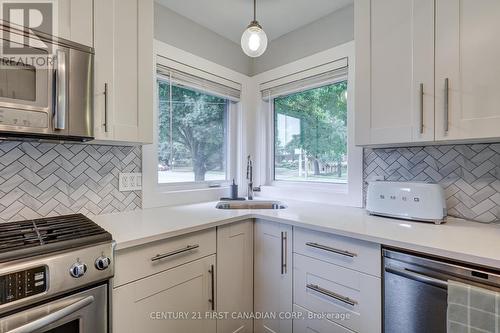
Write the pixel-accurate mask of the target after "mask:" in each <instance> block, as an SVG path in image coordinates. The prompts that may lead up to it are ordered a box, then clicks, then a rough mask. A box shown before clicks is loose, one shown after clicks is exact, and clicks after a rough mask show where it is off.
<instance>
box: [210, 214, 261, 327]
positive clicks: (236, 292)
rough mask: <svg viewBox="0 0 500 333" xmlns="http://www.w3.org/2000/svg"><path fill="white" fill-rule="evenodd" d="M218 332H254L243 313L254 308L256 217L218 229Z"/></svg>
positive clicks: (251, 321)
mask: <svg viewBox="0 0 500 333" xmlns="http://www.w3.org/2000/svg"><path fill="white" fill-rule="evenodd" d="M216 300H217V302H216V306H217V311H218V312H219V313H226V312H227V313H228V315H227V318H222V319H219V320H218V321H217V333H236V332H238V333H252V332H253V320H252V319H244V318H242V317H241V316H240V314H243V313H251V312H252V310H253V220H247V221H243V222H237V223H231V224H229V225H225V226H222V227H218V228H217V297H216Z"/></svg>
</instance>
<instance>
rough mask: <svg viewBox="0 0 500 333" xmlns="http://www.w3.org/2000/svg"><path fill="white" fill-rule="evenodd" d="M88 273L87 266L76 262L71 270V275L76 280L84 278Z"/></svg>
mask: <svg viewBox="0 0 500 333" xmlns="http://www.w3.org/2000/svg"><path fill="white" fill-rule="evenodd" d="M86 271H87V265H85V264H84V263H82V262H75V263H74V264H73V265H72V266H71V268H70V269H69V273H70V274H71V276H72V277H74V278H79V277H82V276H83V275H84V274H85V272H86Z"/></svg>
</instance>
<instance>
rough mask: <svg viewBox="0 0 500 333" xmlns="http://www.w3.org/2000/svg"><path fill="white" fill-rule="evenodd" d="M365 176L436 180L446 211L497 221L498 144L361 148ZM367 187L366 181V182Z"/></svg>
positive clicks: (499, 217)
mask: <svg viewBox="0 0 500 333" xmlns="http://www.w3.org/2000/svg"><path fill="white" fill-rule="evenodd" d="M363 167H364V179H365V182H366V181H371V180H375V179H376V177H377V176H383V177H384V179H385V180H389V181H425V182H436V183H439V184H441V185H442V186H443V188H444V190H445V194H446V201H447V206H448V214H449V215H451V216H456V217H461V218H466V219H470V220H475V221H479V222H498V221H499V220H500V144H498V143H496V144H474V145H449V146H428V147H410V148H391V149H388V148H383V149H378V148H377V149H371V148H369V149H365V150H364V165H363ZM365 186H366V183H365Z"/></svg>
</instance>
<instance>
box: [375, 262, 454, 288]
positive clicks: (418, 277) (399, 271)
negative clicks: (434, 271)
mask: <svg viewBox="0 0 500 333" xmlns="http://www.w3.org/2000/svg"><path fill="white" fill-rule="evenodd" d="M385 271H386V272H388V273H392V274H396V275H399V276H402V277H404V278H407V279H410V280H414V281H418V282H422V283H425V284H429V285H432V286H435V287H439V288H443V289H448V282H447V281H444V280H440V279H436V278H433V277H430V276H428V275H425V274H421V273H417V272H414V271H410V270H408V269H404V268H395V267H390V266H386V267H385Z"/></svg>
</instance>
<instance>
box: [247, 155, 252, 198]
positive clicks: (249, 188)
mask: <svg viewBox="0 0 500 333" xmlns="http://www.w3.org/2000/svg"><path fill="white" fill-rule="evenodd" d="M247 184H248V185H247V198H248V200H253V166H252V160H251V159H250V155H248V158H247Z"/></svg>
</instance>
